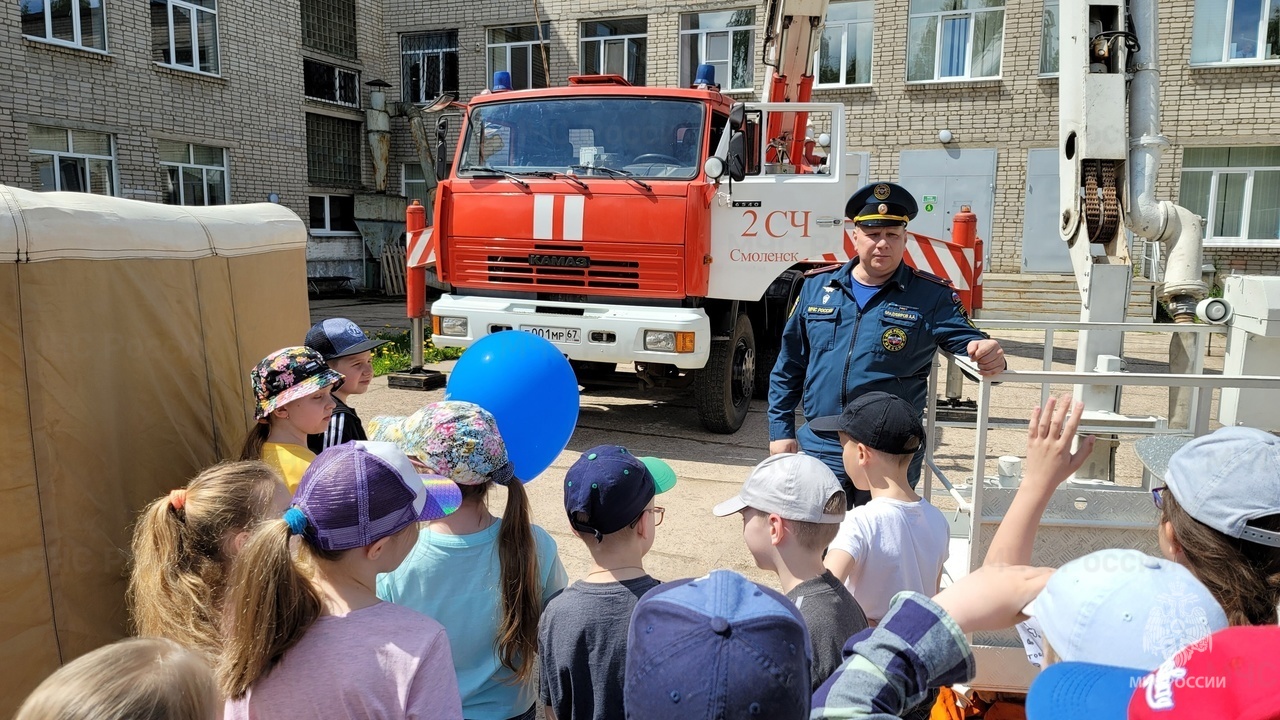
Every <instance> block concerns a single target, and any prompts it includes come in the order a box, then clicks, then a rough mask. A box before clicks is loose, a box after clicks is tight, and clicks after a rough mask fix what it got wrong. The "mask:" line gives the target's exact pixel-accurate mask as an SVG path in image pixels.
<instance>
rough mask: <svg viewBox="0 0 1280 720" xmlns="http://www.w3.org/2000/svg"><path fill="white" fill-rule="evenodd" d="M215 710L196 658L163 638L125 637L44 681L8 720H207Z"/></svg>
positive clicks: (218, 699) (212, 687)
mask: <svg viewBox="0 0 1280 720" xmlns="http://www.w3.org/2000/svg"><path fill="white" fill-rule="evenodd" d="M221 708H222V696H221V695H219V694H218V686H217V683H215V682H214V678H213V672H212V671H211V670H210V669H209V666H208V665H207V664H205V662H204V660H203V659H202V658H201V657H200V656H199V655H198V654H196V653H193V652H191V651H190V650H188V649H186V648H184V647H182V646H181V645H179V644H177V643H175V642H173V641H172V640H167V639H164V638H130V639H127V640H121V641H120V642H117V643H114V644H111V645H107V646H106V647H101V648H98V649H97V650H94V651H93V652H91V653H89V654H87V655H83V656H81V657H80V658H78V659H76V660H74V661H72V662H71V663H69V664H67V665H64V666H63V667H62V668H61V669H59V670H58V671H57V672H55V673H54V674H52V675H50V676H49V677H47V678H45V681H44V682H42V683H40V686H39V687H37V688H36V689H35V691H34V692H32V693H31V695H30V696H28V697H27V700H26V702H24V703H22V707H21V708H19V709H18V714H17V715H15V716H14V720H213V718H216V717H218V713H219V710H221Z"/></svg>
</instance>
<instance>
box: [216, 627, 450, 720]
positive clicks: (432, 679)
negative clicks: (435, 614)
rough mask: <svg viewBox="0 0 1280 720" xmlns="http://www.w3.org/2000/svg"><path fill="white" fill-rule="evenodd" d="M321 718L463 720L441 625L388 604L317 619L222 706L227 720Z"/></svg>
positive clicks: (447, 643)
mask: <svg viewBox="0 0 1280 720" xmlns="http://www.w3.org/2000/svg"><path fill="white" fill-rule="evenodd" d="M322 717H324V718H329V717H333V718H336V717H347V718H370V719H371V720H376V719H379V718H385V719H387V720H392V719H394V720H400V718H405V719H407V720H462V701H461V700H460V699H459V697H458V677H457V675H455V674H454V670H453V656H452V654H451V653H450V652H449V638H448V637H446V636H445V634H444V628H443V627H441V625H440V623H438V622H436V621H435V620H432V619H431V618H429V617H427V616H426V615H422V614H420V613H417V612H414V611H413V610H409V609H408V608H404V607H400V606H399V605H393V604H391V603H389V602H380V603H378V604H377V605H371V606H369V607H367V608H361V609H359V610H356V611H353V612H350V613H348V614H346V615H325V616H322V617H320V619H318V620H316V623H315V624H314V625H312V626H311V628H310V629H309V630H307V632H306V634H305V635H303V636H302V640H300V641H298V644H297V645H295V646H293V647H292V648H290V649H289V650H288V652H286V653H285V654H284V657H283V658H281V660H280V662H279V663H278V664H277V665H276V666H275V667H274V668H272V670H271V671H270V672H269V673H267V675H265V676H264V677H262V678H259V680H258V682H256V683H254V685H253V687H251V688H250V689H249V693H248V694H247V695H245V696H244V697H243V698H240V699H239V700H228V701H227V708H226V718H227V720H274V719H275V718H289V719H290V720H292V719H293V718H322Z"/></svg>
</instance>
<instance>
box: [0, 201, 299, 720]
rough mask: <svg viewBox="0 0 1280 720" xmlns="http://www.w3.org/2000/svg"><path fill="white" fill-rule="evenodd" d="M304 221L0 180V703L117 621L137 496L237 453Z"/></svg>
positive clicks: (292, 331) (112, 633) (283, 323)
mask: <svg viewBox="0 0 1280 720" xmlns="http://www.w3.org/2000/svg"><path fill="white" fill-rule="evenodd" d="M306 241H307V233H306V228H305V227H304V226H303V224H302V222H301V221H300V220H299V219H298V217H297V216H296V215H294V214H293V213H292V212H291V211H289V210H288V209H286V208H283V207H281V206H279V205H272V204H265V203H264V204H255V205H239V206H225V207H211V208H184V207H173V206H167V205H158V204H154V203H145V202H139V201H134V200H122V199H118V198H106V197H98V196H93V195H87V194H80V193H32V192H27V191H23V190H19V189H16V188H10V187H6V186H3V185H0V398H3V413H0V448H2V449H3V452H2V453H0V455H2V457H3V461H4V467H3V469H2V470H0V668H3V672H0V717H8V716H9V715H10V714H12V713H13V711H14V710H15V709H16V708H17V705H18V704H19V703H20V702H21V700H22V699H23V697H25V696H26V694H27V693H28V692H30V690H31V689H32V688H34V687H35V686H36V685H37V684H38V683H39V682H40V681H41V680H42V679H43V678H44V677H45V676H47V675H48V674H49V673H50V672H52V671H53V670H55V669H56V668H57V667H58V666H59V664H61V663H64V662H67V661H69V660H71V659H74V658H75V657H77V656H79V655H81V654H83V653H85V652H87V651H89V650H92V649H94V648H96V647H98V646H101V645H103V644H106V643H109V642H112V641H114V640H116V639H119V638H120V637H122V636H123V635H124V634H125V632H126V627H127V625H126V621H127V617H126V612H125V606H124V588H125V577H126V572H127V568H128V556H127V552H126V551H127V548H128V545H129V538H130V534H131V531H132V524H133V520H134V517H135V516H136V514H137V512H138V510H139V509H140V508H141V507H142V506H143V505H144V504H146V503H147V502H149V501H151V500H152V499H154V498H156V497H157V496H159V495H161V494H163V493H165V492H167V491H168V490H170V489H171V488H174V487H177V486H179V485H181V484H182V483H184V482H185V481H186V480H187V479H188V478H190V477H191V476H192V475H193V474H195V473H196V472H197V471H198V470H199V469H201V468H203V467H205V466H206V465H209V464H210V463H212V462H214V461H216V460H219V459H223V458H228V457H234V455H235V453H236V451H237V449H238V447H239V443H240V441H241V440H242V438H243V436H244V433H245V431H246V430H247V429H248V427H249V424H250V421H251V419H252V414H251V407H252V401H251V393H250V389H249V381H248V378H249V371H250V369H251V368H252V367H253V365H254V363H256V362H257V361H258V360H259V359H260V358H262V357H263V356H265V355H266V354H267V353H269V352H271V351H273V350H275V349H277V348H280V347H284V346H286V345H296V344H299V343H300V342H301V341H302V338H303V336H304V334H305V333H306V330H307V327H308V325H309V322H308V310H307V289H306V261H305V252H306Z"/></svg>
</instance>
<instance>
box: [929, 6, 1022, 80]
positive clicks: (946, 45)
mask: <svg viewBox="0 0 1280 720" xmlns="http://www.w3.org/2000/svg"><path fill="white" fill-rule="evenodd" d="M1003 45H1004V0H911V20H910V24H909V25H908V26H907V81H908V82H921V81H930V80H976V79H980V78H989V77H998V76H999V75H1000V53H1001V50H1002V48H1003Z"/></svg>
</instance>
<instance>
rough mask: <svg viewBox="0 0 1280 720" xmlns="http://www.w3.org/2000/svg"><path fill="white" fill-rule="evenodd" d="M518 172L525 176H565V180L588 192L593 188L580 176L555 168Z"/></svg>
mask: <svg viewBox="0 0 1280 720" xmlns="http://www.w3.org/2000/svg"><path fill="white" fill-rule="evenodd" d="M516 174H517V175H523V176H525V177H540V178H564V179H565V180H568V181H569V182H571V183H573V184H574V185H577V186H578V187H580V188H582V189H583V190H586V191H587V192H591V188H590V187H588V186H587V184H586V183H584V182H582V181H581V180H579V179H578V178H576V177H574V176H573V175H570V174H568V173H562V172H556V171H554V170H523V171H521V172H518V173H516Z"/></svg>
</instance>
